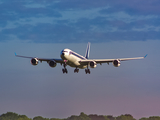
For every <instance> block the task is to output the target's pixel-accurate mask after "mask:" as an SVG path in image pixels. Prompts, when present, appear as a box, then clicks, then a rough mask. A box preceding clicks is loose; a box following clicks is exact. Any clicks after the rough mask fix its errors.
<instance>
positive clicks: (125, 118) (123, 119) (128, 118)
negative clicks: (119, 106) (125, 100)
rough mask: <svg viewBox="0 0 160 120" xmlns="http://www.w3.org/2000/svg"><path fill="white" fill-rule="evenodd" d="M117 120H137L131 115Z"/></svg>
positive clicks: (122, 116) (119, 117)
mask: <svg viewBox="0 0 160 120" xmlns="http://www.w3.org/2000/svg"><path fill="white" fill-rule="evenodd" d="M116 120H136V119H134V118H133V116H132V115H130V114H125V115H121V116H118V117H116Z"/></svg>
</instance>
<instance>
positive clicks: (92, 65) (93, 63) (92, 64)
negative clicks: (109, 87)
mask: <svg viewBox="0 0 160 120" xmlns="http://www.w3.org/2000/svg"><path fill="white" fill-rule="evenodd" d="M89 66H90V67H91V68H95V67H97V63H96V62H95V61H92V62H90V63H89Z"/></svg>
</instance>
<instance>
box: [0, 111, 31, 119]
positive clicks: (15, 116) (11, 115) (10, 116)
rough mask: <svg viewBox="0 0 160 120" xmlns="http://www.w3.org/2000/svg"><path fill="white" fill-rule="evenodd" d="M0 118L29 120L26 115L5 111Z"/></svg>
mask: <svg viewBox="0 0 160 120" xmlns="http://www.w3.org/2000/svg"><path fill="white" fill-rule="evenodd" d="M0 120H31V119H30V118H28V117H27V116H26V115H18V114H17V113H13V112H7V113H6V114H2V115H1V116H0Z"/></svg>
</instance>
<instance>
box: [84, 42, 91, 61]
mask: <svg viewBox="0 0 160 120" xmlns="http://www.w3.org/2000/svg"><path fill="white" fill-rule="evenodd" d="M89 53H90V42H88V45H87V49H86V54H85V58H86V59H88V58H89Z"/></svg>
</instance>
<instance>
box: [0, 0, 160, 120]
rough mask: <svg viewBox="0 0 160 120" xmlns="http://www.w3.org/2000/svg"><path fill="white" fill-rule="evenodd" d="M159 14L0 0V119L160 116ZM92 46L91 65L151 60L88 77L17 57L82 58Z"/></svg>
mask: <svg viewBox="0 0 160 120" xmlns="http://www.w3.org/2000/svg"><path fill="white" fill-rule="evenodd" d="M159 13H160V1H159V0H152V1H150V0H134V1H130V0H118V1H113V0H107V1H106V0H98V1H97V0H87V1H86V0H23V1H20V0H19V1H18V0H1V1H0V53H1V63H0V64H1V65H0V66H1V67H0V76H1V77H0V82H1V84H0V96H1V97H0V114H3V113H6V112H9V111H10V112H16V113H18V114H24V115H27V116H28V117H30V118H33V117H35V116H42V117H47V118H67V117H70V116H71V115H79V114H80V113H81V112H84V113H85V114H98V115H113V116H119V115H121V114H131V115H133V117H134V118H137V119H138V118H142V117H149V116H160V114H159V111H160V102H159V101H160V81H159V80H160V75H159V71H160V69H159V68H160V62H159V60H160V56H159V51H160V47H159V45H160V34H159V33H160V14H159ZM88 42H91V51H90V58H91V59H92V58H115V59H116V58H126V57H127V58H128V57H141V56H145V55H146V54H148V56H147V57H146V58H145V59H143V60H133V61H125V62H124V61H123V62H121V66H120V67H118V68H117V67H114V66H113V65H112V63H110V65H108V64H102V65H97V67H96V68H95V69H91V74H90V75H89V74H87V75H86V74H85V70H84V69H81V70H80V71H79V73H78V74H77V73H74V68H71V67H69V66H67V69H68V72H69V73H68V74H63V73H62V68H63V67H62V66H61V65H60V64H57V66H56V68H51V67H49V65H48V64H47V63H46V62H42V63H39V64H38V65H37V66H32V65H31V64H30V59H23V58H17V57H15V56H14V52H16V53H17V54H20V55H25V56H33V57H42V58H60V51H61V50H62V49H64V48H69V49H71V50H73V51H75V52H77V53H79V54H81V55H84V54H85V49H86V46H87V43H88Z"/></svg>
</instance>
